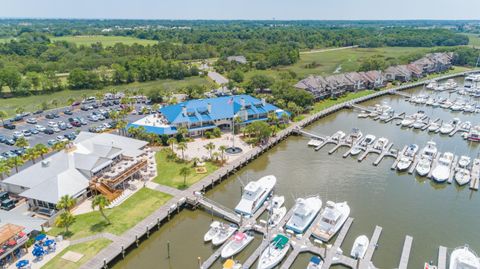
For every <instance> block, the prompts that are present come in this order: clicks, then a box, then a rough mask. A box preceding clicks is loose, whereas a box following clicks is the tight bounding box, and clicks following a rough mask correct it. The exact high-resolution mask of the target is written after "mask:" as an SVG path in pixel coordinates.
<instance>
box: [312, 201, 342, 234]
mask: <svg viewBox="0 0 480 269" xmlns="http://www.w3.org/2000/svg"><path fill="white" fill-rule="evenodd" d="M349 215H350V206H348V204H347V202H343V203H334V202H332V201H328V202H327V206H326V207H325V210H324V211H323V212H322V218H321V219H320V221H319V222H318V223H317V225H315V227H314V228H313V232H312V236H313V237H315V238H317V239H320V240H322V241H323V242H328V241H329V240H330V239H331V238H332V237H333V236H334V235H335V234H336V233H337V232H338V231H339V230H340V228H341V227H342V225H343V224H344V223H345V221H346V220H347V218H348V216H349Z"/></svg>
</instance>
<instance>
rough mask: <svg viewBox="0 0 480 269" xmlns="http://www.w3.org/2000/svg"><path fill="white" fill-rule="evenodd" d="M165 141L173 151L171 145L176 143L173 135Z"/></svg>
mask: <svg viewBox="0 0 480 269" xmlns="http://www.w3.org/2000/svg"><path fill="white" fill-rule="evenodd" d="M167 143H168V145H169V146H171V147H172V151H173V145H175V143H177V139H175V137H170V138H169V139H168V140H167Z"/></svg>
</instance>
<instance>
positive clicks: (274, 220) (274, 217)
mask: <svg viewBox="0 0 480 269" xmlns="http://www.w3.org/2000/svg"><path fill="white" fill-rule="evenodd" d="M286 214H287V208H286V207H284V206H282V207H280V208H274V209H273V210H272V213H271V214H270V218H269V219H268V225H270V227H272V228H273V227H276V226H277V225H278V224H279V223H280V221H281V220H282V219H283V217H285V215H286Z"/></svg>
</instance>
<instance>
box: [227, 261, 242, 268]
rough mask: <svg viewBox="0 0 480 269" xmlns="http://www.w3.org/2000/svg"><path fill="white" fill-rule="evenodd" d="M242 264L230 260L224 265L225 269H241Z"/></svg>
mask: <svg viewBox="0 0 480 269" xmlns="http://www.w3.org/2000/svg"><path fill="white" fill-rule="evenodd" d="M241 268H242V264H241V263H240V262H238V261H235V260H232V259H228V260H226V261H225V262H224V263H223V269H241Z"/></svg>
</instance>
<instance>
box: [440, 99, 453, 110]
mask: <svg viewBox="0 0 480 269" xmlns="http://www.w3.org/2000/svg"><path fill="white" fill-rule="evenodd" d="M452 105H453V102H452V101H450V99H446V100H445V101H443V102H441V103H440V107H441V108H445V109H447V108H450V107H451V106H452Z"/></svg>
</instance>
